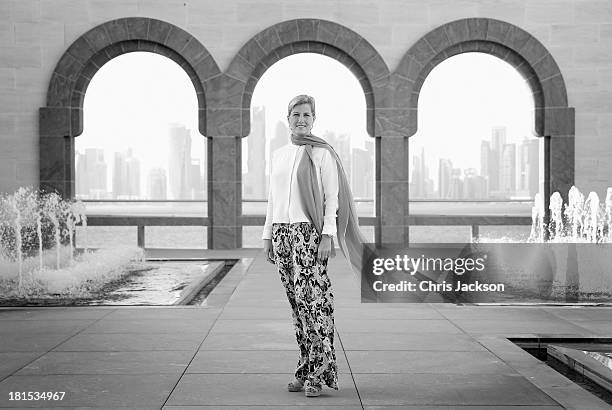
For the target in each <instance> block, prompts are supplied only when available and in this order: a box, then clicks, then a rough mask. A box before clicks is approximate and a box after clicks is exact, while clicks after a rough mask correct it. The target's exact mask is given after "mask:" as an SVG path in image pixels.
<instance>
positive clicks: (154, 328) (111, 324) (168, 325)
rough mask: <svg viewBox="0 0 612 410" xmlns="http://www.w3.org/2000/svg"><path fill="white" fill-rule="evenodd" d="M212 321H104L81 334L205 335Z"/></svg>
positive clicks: (96, 323) (210, 319)
mask: <svg viewBox="0 0 612 410" xmlns="http://www.w3.org/2000/svg"><path fill="white" fill-rule="evenodd" d="M213 323H214V319H212V318H209V319H206V320H197V319H183V320H180V321H177V320H172V319H166V320H162V319H126V320H105V319H102V320H100V321H98V322H95V323H94V324H92V325H91V326H89V327H88V328H87V329H85V330H83V333H151V334H161V333H175V332H177V333H182V334H184V333H197V334H206V333H207V332H208V330H209V329H210V328H211V327H212V325H213Z"/></svg>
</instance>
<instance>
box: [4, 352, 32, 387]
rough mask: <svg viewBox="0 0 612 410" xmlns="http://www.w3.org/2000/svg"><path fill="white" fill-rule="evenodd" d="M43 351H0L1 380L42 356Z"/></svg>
mask: <svg viewBox="0 0 612 410" xmlns="http://www.w3.org/2000/svg"><path fill="white" fill-rule="evenodd" d="M41 354H42V352H4V353H1V352H0V380H2V379H4V378H5V377H7V376H10V375H11V374H13V373H15V372H16V371H17V370H19V369H21V368H22V367H23V366H25V365H27V364H28V363H30V362H31V361H33V360H35V359H36V358H38V357H40V356H41Z"/></svg>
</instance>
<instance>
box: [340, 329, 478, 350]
mask: <svg viewBox="0 0 612 410" xmlns="http://www.w3.org/2000/svg"><path fill="white" fill-rule="evenodd" d="M391 331H392V329H391V328H389V329H388V331H387V332H385V333H384V335H381V334H375V333H348V332H343V331H339V332H338V333H339V334H340V340H341V341H342V346H343V348H344V350H371V351H375V350H417V351H449V352H451V351H452V352H476V351H483V350H484V348H483V347H482V346H481V345H480V344H479V343H477V342H476V341H475V340H473V339H472V338H471V337H469V336H466V335H461V334H456V335H455V334H452V335H449V334H436V333H429V334H405V333H392V332H391Z"/></svg>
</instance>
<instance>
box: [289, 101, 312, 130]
mask: <svg viewBox="0 0 612 410" xmlns="http://www.w3.org/2000/svg"><path fill="white" fill-rule="evenodd" d="M287 119H288V121H289V128H290V129H291V132H292V133H293V134H295V135H297V136H301V135H309V134H310V130H312V124H313V123H314V120H315V117H314V115H312V109H311V108H310V104H299V105H296V106H295V107H293V110H291V112H290V113H289V117H287Z"/></svg>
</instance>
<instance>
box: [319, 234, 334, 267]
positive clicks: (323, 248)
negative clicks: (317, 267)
mask: <svg viewBox="0 0 612 410" xmlns="http://www.w3.org/2000/svg"><path fill="white" fill-rule="evenodd" d="M330 254H331V236H329V235H323V237H322V238H321V242H319V248H318V249H317V258H318V259H319V261H320V262H324V261H326V260H327V259H329V255H330Z"/></svg>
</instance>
